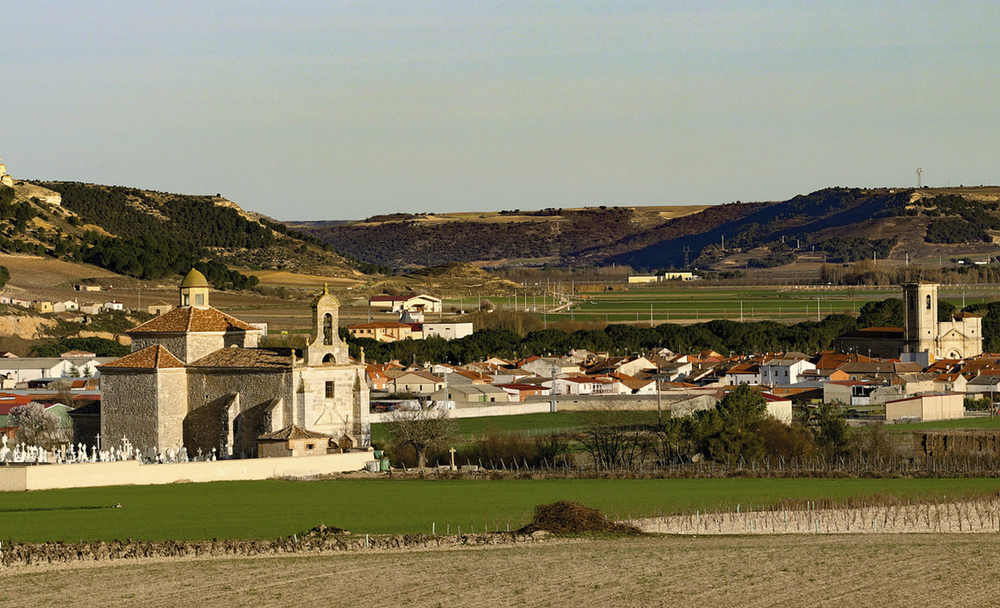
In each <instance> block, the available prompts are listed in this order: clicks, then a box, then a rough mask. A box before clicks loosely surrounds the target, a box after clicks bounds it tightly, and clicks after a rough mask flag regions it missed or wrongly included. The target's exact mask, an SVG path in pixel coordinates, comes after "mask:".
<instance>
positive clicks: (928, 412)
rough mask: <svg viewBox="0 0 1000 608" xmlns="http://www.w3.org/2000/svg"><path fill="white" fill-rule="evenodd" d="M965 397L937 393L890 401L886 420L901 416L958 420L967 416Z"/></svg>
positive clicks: (926, 419)
mask: <svg viewBox="0 0 1000 608" xmlns="http://www.w3.org/2000/svg"><path fill="white" fill-rule="evenodd" d="M964 400H965V397H964V396H963V395H961V394H959V393H948V394H944V393H935V394H929V395H918V396H916V397H909V398H907V399H897V400H895V401H888V402H886V404H885V419H886V421H893V422H895V421H898V420H900V419H901V418H909V419H919V420H921V421H924V422H929V421H932V420H957V419H960V418H964V417H965V403H964Z"/></svg>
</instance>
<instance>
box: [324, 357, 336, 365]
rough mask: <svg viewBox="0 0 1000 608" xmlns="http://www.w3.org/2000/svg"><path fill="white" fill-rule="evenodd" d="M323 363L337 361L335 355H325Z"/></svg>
mask: <svg viewBox="0 0 1000 608" xmlns="http://www.w3.org/2000/svg"><path fill="white" fill-rule="evenodd" d="M323 363H335V361H334V360H333V355H326V356H325V357H323Z"/></svg>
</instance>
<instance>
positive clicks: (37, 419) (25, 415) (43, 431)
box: [7, 401, 59, 445]
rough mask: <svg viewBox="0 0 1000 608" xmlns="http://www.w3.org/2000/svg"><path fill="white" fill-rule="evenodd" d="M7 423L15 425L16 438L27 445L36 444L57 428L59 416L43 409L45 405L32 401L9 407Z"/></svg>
mask: <svg viewBox="0 0 1000 608" xmlns="http://www.w3.org/2000/svg"><path fill="white" fill-rule="evenodd" d="M7 424H9V425H10V426H16V427H17V439H18V440H19V441H22V442H24V443H26V444H28V445H38V444H39V443H41V442H43V441H45V440H47V439H49V438H50V437H51V436H52V434H53V433H55V432H56V431H57V430H59V417H58V416H56V415H55V414H53V413H52V412H47V411H45V406H43V405H42V404H41V403H35V402H34V401H32V402H31V403H28V404H26V405H19V406H17V407H13V408H11V409H10V415H9V416H8V418H7Z"/></svg>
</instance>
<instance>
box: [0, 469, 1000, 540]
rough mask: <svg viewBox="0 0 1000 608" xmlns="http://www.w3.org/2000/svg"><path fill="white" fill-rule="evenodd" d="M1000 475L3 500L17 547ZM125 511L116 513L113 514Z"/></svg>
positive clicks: (507, 483)
mask: <svg viewBox="0 0 1000 608" xmlns="http://www.w3.org/2000/svg"><path fill="white" fill-rule="evenodd" d="M998 490H1000V479H988V478H982V479H978V478H977V479H957V478H956V479H951V478H934V479H535V480H532V479H508V480H489V481H488V480H483V479H479V480H474V479H440V480H439V479H426V480H416V479H408V480H400V479H385V478H383V479H356V478H355V479H336V480H329V481H312V482H306V481H279V480H269V481H253V482H249V481H240V482H236V481H233V482H217V483H200V484H172V485H164V486H117V487H103V488H78V489H67V490H46V491H39V492H27V493H4V494H3V495H2V502H0V539H4V540H6V539H11V540H14V541H21V542H44V541H50V540H58V541H66V542H71V541H81V540H82V541H94V540H104V541H112V540H115V539H124V538H133V539H142V540H169V539H178V540H207V539H212V538H221V539H225V538H233V539H263V538H278V537H282V536H291V535H292V534H296V533H301V532H303V531H305V530H308V529H311V528H313V527H314V526H317V525H319V524H325V525H327V526H337V527H341V528H345V529H347V530H350V531H352V532H354V533H355V534H358V533H360V534H410V533H427V534H429V533H430V532H431V531H432V529H436V531H437V532H438V533H444V532H451V533H455V532H457V531H458V527H459V526H461V528H462V531H463V532H475V531H478V532H483V531H485V529H486V527H487V526H488V527H489V529H490V530H496V529H499V530H506V529H507V528H508V526H509V528H510V529H511V530H513V529H516V528H519V527H521V526H522V525H524V524H525V523H527V522H528V521H530V519H531V516H532V511H533V509H534V507H535V506H536V505H539V504H546V503H552V502H556V501H559V500H571V501H575V502H580V503H583V504H586V505H589V506H592V507H596V508H598V509H601V510H602V511H603V512H604V513H606V514H608V515H609V516H610V517H612V518H614V519H633V518H641V517H651V516H657V515H661V514H687V513H694V512H695V511H700V512H701V513H707V512H718V511H722V512H726V511H731V510H734V509H735V508H737V507H736V506H737V505H741V506H742V509H743V510H744V511H746V510H750V509H761V508H767V507H768V506H773V505H776V504H779V503H781V502H782V501H786V500H793V501H806V500H809V501H814V502H816V501H819V502H822V501H833V502H834V503H837V504H839V502H843V501H848V500H850V499H857V498H859V497H873V496H878V495H880V494H887V495H892V496H896V497H899V498H905V499H911V500H921V499H933V498H934V497H941V496H948V497H950V498H951V499H956V498H957V497H960V496H974V495H984V494H992V493H995V492H997V491H998ZM117 504H120V505H121V507H120V508H113V506H114V505H117Z"/></svg>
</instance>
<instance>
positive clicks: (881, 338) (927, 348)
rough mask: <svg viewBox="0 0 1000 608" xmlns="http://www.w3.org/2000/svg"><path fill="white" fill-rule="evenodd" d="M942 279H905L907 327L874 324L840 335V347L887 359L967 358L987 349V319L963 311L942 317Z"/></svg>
mask: <svg viewBox="0 0 1000 608" xmlns="http://www.w3.org/2000/svg"><path fill="white" fill-rule="evenodd" d="M938 287H940V285H939V284H938V283H932V282H930V281H918V282H913V283H903V285H902V288H903V327H901V328H900V327H872V328H867V329H862V330H858V331H853V332H850V333H848V334H845V335H843V336H840V337H839V338H837V339H836V341H835V342H834V347H835V348H836V349H837V350H841V351H844V352H857V353H861V354H865V353H866V352H867V353H869V354H870V355H871V356H874V357H881V358H885V359H896V358H900V357H902V358H905V359H909V360H921V359H924V358H926V359H927V361H934V360H936V359H964V358H966V357H972V356H975V355H978V354H980V353H982V352H983V320H982V318H981V317H979V316H978V315H974V314H971V313H967V312H960V313H958V314H956V315H954V316H952V317H951V318H950V319H948V320H946V321H938Z"/></svg>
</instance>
